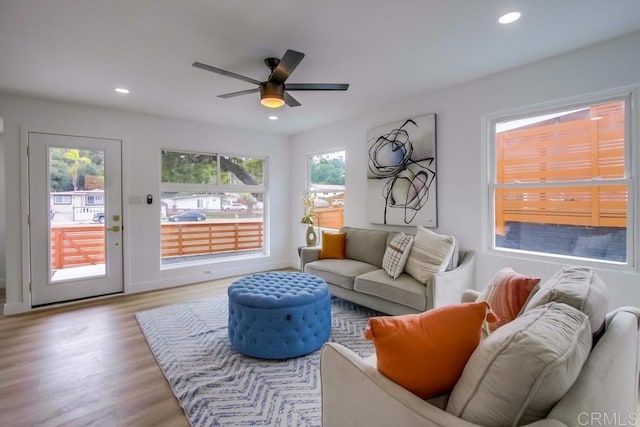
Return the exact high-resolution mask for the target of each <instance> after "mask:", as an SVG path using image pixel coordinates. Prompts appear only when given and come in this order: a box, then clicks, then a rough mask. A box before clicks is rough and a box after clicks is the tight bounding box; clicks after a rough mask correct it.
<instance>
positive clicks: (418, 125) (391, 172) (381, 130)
mask: <svg viewBox="0 0 640 427" xmlns="http://www.w3.org/2000/svg"><path fill="white" fill-rule="evenodd" d="M367 153H368V156H369V159H368V163H369V167H368V170H367V212H368V220H369V222H371V223H373V224H389V225H423V226H425V227H437V226H438V209H437V195H436V173H437V169H436V115H435V114H428V115H425V116H421V117H417V118H413V119H407V120H400V121H398V122H395V123H390V124H388V125H384V126H379V127H376V128H374V129H371V130H369V131H368V132H367Z"/></svg>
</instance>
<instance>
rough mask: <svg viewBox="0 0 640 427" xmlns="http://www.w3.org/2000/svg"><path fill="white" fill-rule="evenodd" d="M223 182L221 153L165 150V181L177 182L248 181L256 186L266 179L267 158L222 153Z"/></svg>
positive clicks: (223, 183)
mask: <svg viewBox="0 0 640 427" xmlns="http://www.w3.org/2000/svg"><path fill="white" fill-rule="evenodd" d="M220 167H221V171H220V172H221V173H220V182H219V183H218V182H216V180H217V175H218V171H217V168H218V155H217V154H198V153H185V152H176V151H163V152H162V182H168V183H174V184H211V185H217V184H221V185H225V184H238V183H240V182H241V183H244V184H247V185H255V184H256V183H262V182H263V169H264V160H262V159H251V158H243V157H230V156H221V158H220Z"/></svg>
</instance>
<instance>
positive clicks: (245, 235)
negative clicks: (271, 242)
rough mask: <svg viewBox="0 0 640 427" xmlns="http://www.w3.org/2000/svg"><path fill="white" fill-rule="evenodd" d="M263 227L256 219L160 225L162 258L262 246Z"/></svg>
mask: <svg viewBox="0 0 640 427" xmlns="http://www.w3.org/2000/svg"><path fill="white" fill-rule="evenodd" d="M263 243H264V229H263V223H262V222H261V221H256V222H234V223H218V222H211V223H210V222H200V223H185V224H163V225H162V257H163V258H165V257H172V256H187V255H198V254H206V253H219V252H231V251H241V250H250V249H262V246H263Z"/></svg>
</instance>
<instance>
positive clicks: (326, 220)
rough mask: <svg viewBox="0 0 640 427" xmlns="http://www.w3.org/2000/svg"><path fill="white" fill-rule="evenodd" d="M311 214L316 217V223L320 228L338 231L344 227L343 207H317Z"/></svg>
mask: <svg viewBox="0 0 640 427" xmlns="http://www.w3.org/2000/svg"><path fill="white" fill-rule="evenodd" d="M313 214H314V215H316V216H317V217H318V221H319V222H318V223H316V225H319V226H320V228H332V229H335V230H337V229H339V228H342V226H343V225H344V207H342V206H332V207H326V208H322V207H318V208H315V210H314V211H313Z"/></svg>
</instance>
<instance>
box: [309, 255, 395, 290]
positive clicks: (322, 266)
mask: <svg viewBox="0 0 640 427" xmlns="http://www.w3.org/2000/svg"><path fill="white" fill-rule="evenodd" d="M374 270H378V267H376V266H374V265H371V264H367V263H366V262H360V261H354V260H351V259H321V260H319V261H313V262H309V263H307V264H305V266H304V272H305V273H307V274H313V275H314V276H318V277H322V278H323V279H324V280H325V281H327V282H328V283H331V284H334V285H337V286H340V287H342V288H345V289H349V290H351V289H353V279H354V278H355V277H356V276H359V275H361V274H364V273H368V272H370V271H374ZM387 277H388V276H387Z"/></svg>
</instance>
